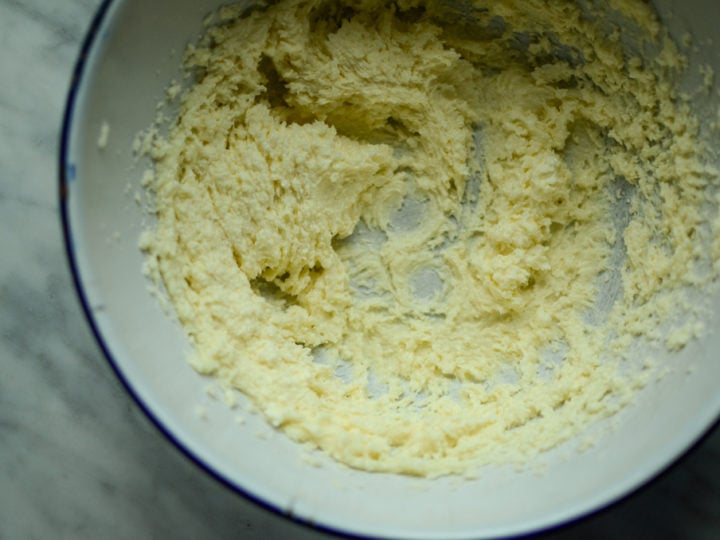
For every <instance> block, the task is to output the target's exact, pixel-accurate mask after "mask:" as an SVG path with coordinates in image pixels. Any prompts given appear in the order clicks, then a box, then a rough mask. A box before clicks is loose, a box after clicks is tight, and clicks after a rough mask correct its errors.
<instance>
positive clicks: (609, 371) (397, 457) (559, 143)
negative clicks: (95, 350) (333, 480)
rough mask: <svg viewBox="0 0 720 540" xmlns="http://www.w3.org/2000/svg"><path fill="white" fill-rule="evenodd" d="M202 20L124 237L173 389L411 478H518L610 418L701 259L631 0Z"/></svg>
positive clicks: (661, 41)
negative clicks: (628, 355) (173, 338)
mask: <svg viewBox="0 0 720 540" xmlns="http://www.w3.org/2000/svg"><path fill="white" fill-rule="evenodd" d="M613 17H614V18H616V19H617V18H624V19H625V21H626V22H627V25H626V26H624V27H625V28H630V29H631V30H632V32H630V31H629V30H628V31H624V30H621V27H619V26H616V25H614V24H613V23H612V22H611V20H613ZM220 19H221V21H220V22H221V24H219V25H217V26H215V27H213V28H211V29H209V30H208V33H207V37H206V39H205V40H204V41H203V42H201V44H200V45H199V46H196V47H192V48H190V49H189V51H188V53H187V56H186V67H187V69H188V70H189V71H190V72H191V73H192V74H193V76H194V78H195V80H194V83H193V84H192V85H191V86H190V87H189V88H188V89H187V91H186V92H185V93H184V94H183V96H182V103H181V110H180V112H179V115H178V117H177V121H176V123H175V124H174V125H173V126H172V128H171V130H170V132H169V134H168V136H167V137H166V138H158V139H157V140H156V141H155V144H154V148H153V151H152V155H153V158H154V159H155V164H156V167H155V172H156V174H155V177H154V179H153V180H152V182H151V189H152V190H153V192H154V196H155V201H156V210H157V218H158V219H157V226H156V228H155V229H154V230H153V231H151V232H149V233H147V234H146V235H144V236H143V239H142V247H143V249H145V250H146V251H147V252H148V255H149V259H148V268H149V270H150V272H151V273H152V274H153V275H154V276H155V278H156V279H157V280H158V281H160V282H162V283H163V284H164V286H165V289H166V290H167V294H168V295H169V298H170V300H171V301H172V304H173V306H174V308H175V311H176V313H177V316H178V317H179V320H180V321H181V323H182V325H183V326H184V328H185V329H186V331H187V333H188V335H189V337H190V339H191V341H192V343H193V345H194V348H195V351H196V354H195V355H194V356H193V359H192V364H193V366H194V367H195V368H196V369H197V370H199V371H200V372H202V373H206V374H212V375H214V376H216V377H218V378H219V379H221V380H223V381H226V382H228V383H230V384H231V385H232V386H234V387H235V388H237V389H239V390H241V391H242V392H244V393H245V394H246V395H247V396H249V397H250V398H251V399H252V400H253V401H254V402H255V404H256V405H257V406H258V407H259V409H260V410H261V411H262V412H263V413H264V415H265V416H266V417H267V419H268V421H269V422H270V423H272V425H274V426H276V427H277V428H280V429H282V430H283V431H284V432H285V433H287V434H288V435H289V436H290V437H292V438H294V439H296V440H298V441H302V442H306V443H309V444H311V445H314V446H316V447H318V448H320V449H322V450H323V451H325V452H327V453H328V454H329V455H331V456H332V457H334V458H336V459H337V460H339V461H341V462H343V463H345V464H347V465H350V466H352V467H357V468H361V469H365V470H369V471H388V472H396V473H407V474H414V475H438V474H448V473H463V472H467V471H468V470H472V469H474V468H476V467H478V466H480V465H483V464H489V463H509V462H514V463H523V462H527V461H528V460H530V459H532V458H533V457H534V456H536V455H537V454H539V453H540V452H542V451H544V450H547V449H549V448H552V447H554V446H556V445H558V444H559V443H561V442H563V441H565V440H567V439H568V438H570V437H572V436H574V435H576V434H578V433H579V432H581V431H582V430H583V429H585V428H586V427H587V426H588V425H590V424H591V423H592V422H594V421H596V420H598V419H600V418H602V417H605V416H608V415H610V414H612V413H614V412H616V411H617V410H618V409H620V408H621V407H622V406H624V405H625V404H626V403H627V402H628V401H629V400H630V398H631V396H632V392H633V390H634V389H636V388H637V387H638V386H640V385H641V384H642V381H643V379H642V377H643V375H641V374H637V373H636V374H632V373H627V370H624V368H623V361H622V358H623V353H624V352H625V351H626V350H627V347H628V345H629V344H630V343H631V341H632V340H633V339H634V338H635V337H637V336H650V337H652V338H654V339H660V335H659V331H658V329H659V328H660V325H661V324H662V323H663V322H664V321H666V320H667V319H668V317H669V315H670V314H671V312H672V313H676V312H677V311H678V310H681V309H687V306H686V304H687V302H685V301H684V300H683V297H682V296H681V291H682V289H683V287H685V286H687V285H701V284H703V283H705V282H706V281H707V280H708V279H710V277H711V275H710V274H711V272H710V273H709V272H707V271H706V272H703V271H702V270H701V269H702V268H703V264H705V265H706V266H707V263H708V261H710V262H712V261H713V260H716V259H717V256H716V254H715V253H713V252H712V251H710V250H707V249H705V248H704V247H703V246H704V245H705V244H706V243H707V241H709V239H711V238H712V237H713V235H714V228H713V227H710V226H708V221H707V217H706V216H705V214H704V212H703V211H701V210H702V209H703V208H704V206H706V205H707V204H708V195H707V194H706V187H707V183H708V178H710V176H711V171H710V170H709V168H708V167H707V166H705V165H703V161H702V159H701V157H702V155H701V154H702V148H701V146H700V145H699V143H698V141H697V133H698V125H697V121H696V119H695V118H694V117H693V116H692V114H691V113H690V110H689V108H688V106H687V105H686V104H684V103H683V102H682V101H681V100H679V99H678V97H677V93H676V90H675V88H674V85H673V82H672V81H673V80H674V77H675V76H676V75H677V73H678V71H679V70H680V69H682V67H683V59H682V57H681V56H680V55H679V54H678V52H677V50H676V49H675V47H674V46H673V44H672V42H671V41H670V40H669V39H667V38H666V34H665V33H664V31H663V30H662V28H661V25H660V24H659V22H658V20H657V18H656V16H655V14H654V13H653V12H652V11H651V10H650V8H649V7H648V5H647V3H646V2H642V1H632V0H613V1H612V2H609V3H607V4H606V3H604V2H582V6H581V5H579V4H578V3H576V2H570V1H559V0H553V1H544V0H504V1H492V2H490V1H487V2H486V1H482V0H476V1H473V2H470V1H460V2H446V1H427V2H425V1H422V0H398V1H394V2H387V1H381V0H358V1H352V0H344V1H341V2H334V1H323V0H282V1H280V2H278V3H274V4H272V5H269V6H265V7H263V8H261V9H256V10H253V11H250V12H243V11H242V10H241V9H240V8H229V9H225V10H223V11H222V12H221V16H220ZM715 251H717V250H715ZM683 306H685V308H683ZM688 328H690V327H688ZM692 328H693V329H696V328H697V325H695V326H692ZM693 332H694V330H693ZM693 332H690V331H687V332H675V333H674V334H673V336H672V340H671V341H672V343H670V342H668V347H670V348H672V349H677V348H680V347H682V345H683V343H684V341H685V340H687V339H690V338H691V337H692V335H693ZM684 336H685V337H684Z"/></svg>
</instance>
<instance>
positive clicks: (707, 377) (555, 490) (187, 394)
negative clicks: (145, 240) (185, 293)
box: [64, 2, 720, 537]
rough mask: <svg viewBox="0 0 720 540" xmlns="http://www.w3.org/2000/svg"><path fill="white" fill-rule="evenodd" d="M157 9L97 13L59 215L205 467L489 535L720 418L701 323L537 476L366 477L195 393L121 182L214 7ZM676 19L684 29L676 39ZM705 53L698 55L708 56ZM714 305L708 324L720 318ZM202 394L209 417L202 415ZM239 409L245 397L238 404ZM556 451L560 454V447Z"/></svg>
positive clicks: (574, 497) (601, 486)
mask: <svg viewBox="0 0 720 540" xmlns="http://www.w3.org/2000/svg"><path fill="white" fill-rule="evenodd" d="M700 4H701V3H698V5H700ZM163 7H165V6H163V5H162V4H159V3H158V4H153V5H152V6H148V5H145V6H141V5H140V3H133V2H124V3H120V2H118V3H110V4H109V7H108V10H107V12H106V13H105V14H104V16H103V17H102V19H101V20H100V29H99V31H98V35H100V36H102V39H96V40H93V41H91V43H90V45H91V47H90V54H89V56H88V58H87V59H86V62H85V63H84V64H83V65H82V66H81V72H80V75H81V77H80V79H79V85H78V90H77V94H76V95H75V96H74V100H73V102H72V103H73V104H74V106H73V108H72V109H70V115H69V118H68V120H69V122H68V128H69V130H68V132H67V143H68V145H67V149H66V152H65V154H64V156H65V160H66V164H67V165H68V166H70V165H74V167H75V170H76V178H75V179H74V180H71V179H69V178H68V179H66V180H67V182H66V184H67V185H66V190H67V199H66V201H65V203H64V213H65V216H66V225H67V233H68V236H69V238H70V239H71V242H72V245H71V259H72V261H73V264H74V266H75V270H76V273H77V276H78V278H79V281H80V282H81V283H82V287H81V288H82V294H83V297H84V300H85V302H86V305H87V306H88V307H89V312H90V318H91V322H92V323H93V325H94V327H95V329H96V331H97V333H98V335H99V336H101V341H102V343H104V345H105V348H106V349H107V351H108V352H109V355H110V357H111V359H112V360H113V362H114V364H115V365H116V367H117V368H118V369H119V371H120V372H121V374H122V376H123V378H124V379H125V380H126V382H127V383H128V384H129V386H130V387H131V388H132V390H133V392H134V393H135V395H136V396H137V397H138V399H139V400H140V402H141V403H143V404H144V406H145V407H146V409H147V410H149V411H150V413H151V415H152V416H153V417H154V418H155V419H156V420H157V421H158V422H159V423H160V424H161V425H162V426H163V427H164V429H165V430H166V431H167V432H169V433H171V434H172V436H173V437H174V438H175V440H176V441H177V442H179V444H180V445H181V446H183V447H184V448H185V449H187V450H188V451H189V452H190V453H191V454H192V455H194V456H195V457H196V458H197V459H199V460H200V461H201V462H202V463H204V464H205V465H207V466H208V467H209V468H210V469H211V470H213V471H214V472H216V473H217V474H219V475H220V476H221V477H222V478H224V479H226V480H227V481H229V482H230V483H231V484H233V485H235V486H237V487H239V488H240V489H241V490H243V491H245V492H249V493H251V494H252V496H254V497H256V498H259V499H261V500H263V501H265V502H266V503H268V504H270V505H271V506H273V507H276V508H279V509H281V510H290V511H292V513H293V515H295V516H298V517H299V518H301V519H306V520H310V521H313V522H317V523H319V524H321V525H324V526H326V527H331V528H334V529H339V530H343V531H349V532H355V533H362V534H373V535H382V536H413V537H478V536H495V535H499V534H510V533H519V532H524V531H529V530H534V529H537V528H540V527H543V526H548V525H551V524H555V523H558V522H561V521H563V520H566V519H569V518H571V517H576V516H578V515H580V514H582V513H584V512H587V511H590V510H592V509H594V508H597V507H598V506H600V505H603V504H606V503H608V502H609V501H611V500H613V499H614V498H616V497H618V496H620V495H622V494H624V493H626V492H627V491H628V490H630V489H632V488H633V487H636V486H637V485H638V484H639V483H641V482H643V481H644V480H646V479H647V478H649V477H650V476H652V475H653V474H654V473H656V472H657V471H658V470H659V469H660V468H662V467H663V466H665V465H667V464H668V463H669V462H670V461H671V460H672V459H673V458H674V457H676V456H677V455H678V454H679V453H680V452H681V451H682V450H683V449H685V448H687V446H688V445H689V444H691V443H692V441H693V440H695V439H696V438H697V437H698V436H699V435H700V434H701V433H702V431H703V430H704V429H705V428H706V427H707V426H708V425H709V424H710V423H711V422H712V420H713V419H714V418H715V417H716V416H717V412H718V409H719V408H720V404H719V403H718V396H717V392H716V391H715V389H714V384H713V383H714V381H717V380H718V377H717V376H718V374H719V373H718V367H717V362H716V361H715V359H714V357H713V356H712V351H713V350H714V345H717V344H716V343H715V339H716V338H715V336H714V335H713V334H712V333H709V334H708V335H707V336H706V337H703V339H702V341H701V342H698V343H694V342H691V343H690V344H689V345H688V347H686V348H684V349H683V350H682V351H680V352H679V353H678V354H677V355H675V356H673V357H671V358H669V359H668V361H669V363H668V365H669V366H672V367H674V369H672V370H670V371H669V372H668V373H667V374H666V375H665V377H663V378H662V379H660V380H659V381H652V384H650V385H649V386H648V387H647V388H645V389H644V390H643V391H642V392H640V393H639V395H638V396H637V403H636V404H635V405H633V406H632V407H631V408H630V409H628V410H626V411H624V413H623V415H622V417H621V420H622V421H621V422H618V425H617V428H616V430H615V431H613V432H612V433H610V434H609V435H607V436H605V437H603V439H602V440H601V444H600V445H599V446H597V447H596V448H591V449H589V450H587V451H586V452H584V453H580V454H578V453H576V452H575V451H574V449H575V446H573V447H572V448H570V447H567V448H564V449H563V448H561V449H560V450H558V451H557V452H555V453H553V454H550V455H549V456H547V457H546V459H545V463H546V471H545V474H544V475H542V476H536V475H534V474H531V473H528V472H524V473H523V472H515V471H514V470H512V469H510V468H506V467H493V468H488V469H483V471H482V474H481V475H480V477H479V478H477V479H475V480H468V481H458V480H452V479H448V478H439V479H434V480H432V481H430V480H422V479H413V478H405V477H398V476H393V475H380V474H378V475H369V474H367V473H362V472H358V471H353V470H348V469H347V468H344V467H341V466H338V465H337V464H335V463H333V462H332V461H330V460H327V459H326V458H324V457H322V456H316V457H315V459H316V460H317V461H318V462H319V463H321V464H322V467H317V468H315V467H309V466H308V463H307V459H306V457H305V454H304V453H303V452H300V451H298V448H297V447H296V445H294V444H292V443H290V442H289V441H288V440H287V439H286V438H284V437H282V436H279V435H270V436H269V437H268V438H265V439H263V438H258V437H257V434H258V432H261V431H263V430H266V432H267V433H272V432H270V431H267V428H266V427H264V423H263V421H262V420H261V419H260V418H259V417H256V416H253V415H247V414H245V415H244V416H245V418H246V422H245V424H243V425H242V426H238V427H236V425H235V422H234V420H235V418H236V416H237V412H236V411H231V410H227V408H226V407H225V405H224V404H222V403H216V402H214V401H212V400H207V403H205V402H204V400H206V397H205V396H204V391H205V388H206V386H207V384H208V383H207V381H203V380H202V379H201V378H200V377H198V376H197V374H195V373H194V372H193V371H192V370H191V369H190V368H189V367H188V366H187V365H185V363H184V362H183V360H182V359H183V358H184V357H186V356H187V355H188V353H189V352H190V349H189V347H188V344H187V341H186V340H185V338H184V336H183V332H182V331H181V330H180V328H179V327H178V326H177V325H176V324H174V323H172V322H171V320H169V319H168V317H167V315H166V314H165V313H163V311H162V310H161V309H160V308H159V307H158V305H157V302H156V300H155V299H153V298H152V297H151V296H150V295H149V293H148V291H147V283H146V282H145V280H144V278H143V276H142V275H141V274H140V272H139V268H140V267H141V265H142V263H143V261H142V256H141V254H140V253H139V251H138V249H137V238H138V237H139V236H140V234H141V232H142V230H144V229H145V228H147V227H148V226H149V225H150V224H149V223H148V222H147V221H144V220H146V216H145V215H144V214H143V211H142V208H140V207H138V206H137V205H136V204H135V203H134V202H133V201H132V196H131V195H132V193H131V194H130V195H128V194H127V193H126V192H127V191H128V189H127V184H128V182H131V184H132V185H131V190H130V191H131V192H132V191H133V190H135V189H138V188H139V186H137V183H136V182H135V179H136V178H138V177H139V176H140V170H139V168H138V167H135V169H132V167H133V163H134V161H133V159H134V158H133V156H132V153H131V151H130V149H129V148H130V141H131V140H132V139H133V137H134V136H135V134H136V133H137V132H138V131H139V130H141V129H143V128H144V127H146V126H147V124H148V121H149V119H151V118H153V117H154V115H155V104H156V103H157V102H158V101H159V100H160V99H161V98H162V96H163V92H164V87H165V86H166V85H167V83H168V81H170V80H171V79H173V78H175V79H180V78H181V76H182V74H181V73H180V72H179V71H174V70H175V69H179V66H180V63H181V59H180V55H181V52H182V51H183V50H184V48H185V46H186V44H187V42H188V41H194V39H195V37H197V36H198V34H199V33H200V32H201V31H202V30H203V27H202V23H201V21H202V19H203V17H204V15H205V14H207V13H208V12H210V11H211V10H212V9H213V8H214V7H216V6H215V5H213V4H212V3H207V4H203V5H195V3H194V2H181V3H173V5H172V7H168V8H167V9H163ZM701 7H702V6H701ZM693 13H696V12H695V11H688V12H687V13H685V12H683V17H687V18H688V19H689V20H691V22H692V23H693V24H692V25H690V27H689V28H688V29H690V30H693V31H694V35H695V42H696V43H704V39H705V35H706V34H707V32H709V31H711V29H710V28H707V27H706V28H703V26H702V25H703V24H705V21H706V20H707V19H706V18H703V17H696V19H697V20H695V19H693V18H691V15H692V14H693ZM671 22H675V23H676V24H679V20H678V19H675V20H674V21H672V20H671ZM674 30H675V29H674ZM683 31H684V29H683V28H680V27H678V29H677V32H678V35H681V33H682V32H683ZM703 32H705V34H704V33H703ZM130 36H131V38H130ZM173 51H174V54H173ZM714 54H715V53H714V52H713V53H712V55H710V56H709V57H707V58H704V59H703V60H702V61H703V63H709V64H710V65H713V64H715V65H717V64H716V62H717V57H716V56H715V55H714ZM168 58H170V60H168ZM156 70H157V71H156ZM104 122H107V125H109V126H110V131H109V136H108V139H107V147H106V148H105V149H103V150H102V151H99V150H98V148H97V144H96V143H97V139H98V133H100V131H101V129H102V126H103V125H104ZM106 135H108V134H107V133H106ZM116 233H117V234H116ZM715 317H716V315H715V311H713V314H712V315H711V316H710V318H709V319H708V321H707V322H706V327H707V328H714V326H715V322H716V319H715ZM688 368H690V369H689V370H690V373H688ZM199 403H200V404H201V406H202V407H203V408H204V409H205V410H206V414H203V415H198V414H197V412H198V411H197V407H198V404H199ZM246 406H247V404H246V403H245V402H244V401H243V400H242V399H241V405H240V408H244V407H246ZM668 426H677V428H676V430H671V429H668ZM563 453H564V454H565V457H566V459H564V460H562V459H558V458H559V457H560V455H562V454H563ZM618 458H621V459H618ZM378 493H382V494H383V495H382V496H381V497H379V496H377V494H378Z"/></svg>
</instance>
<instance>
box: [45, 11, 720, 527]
mask: <svg viewBox="0 0 720 540" xmlns="http://www.w3.org/2000/svg"><path fill="white" fill-rule="evenodd" d="M114 1H115V0H102V3H101V4H100V6H99V7H98V9H97V11H96V12H95V16H94V17H93V19H92V21H91V22H90V26H89V28H88V30H87V32H86V34H85V38H84V40H83V43H82V46H81V48H80V52H79V55H78V58H77V60H76V62H75V67H74V69H73V73H72V77H71V80H70V87H69V90H68V94H67V98H66V101H65V111H64V115H63V120H62V127H61V134H60V152H59V173H58V176H59V185H58V188H59V189H58V200H59V209H60V220H61V227H62V233H63V241H64V245H65V254H66V257H67V261H68V264H69V267H70V273H71V274H72V279H73V283H74V285H75V290H76V293H77V295H78V299H79V301H80V304H81V306H82V310H83V313H84V314H85V318H86V320H87V322H88V324H89V326H90V329H91V331H92V333H93V336H94V337H95V340H96V342H97V344H98V345H99V347H100V349H101V350H102V352H103V354H104V356H105V358H106V360H107V361H108V363H109V364H110V367H111V368H112V370H113V371H114V372H115V375H116V376H117V378H118V379H119V380H120V382H121V383H122V385H123V386H124V387H125V390H126V391H127V392H128V394H129V395H130V396H131V397H132V399H133V400H134V401H135V403H136V404H137V405H138V407H140V410H142V412H143V413H144V414H145V416H146V417H147V418H149V419H150V421H151V422H152V424H153V425H154V426H155V427H156V428H157V429H158V430H159V431H160V433H161V434H162V435H164V436H165V438H166V439H167V440H168V441H170V442H171V443H172V445H173V446H174V447H175V448H176V449H178V450H179V451H180V452H181V453H182V454H183V455H184V456H185V457H187V458H188V459H189V460H190V461H191V462H192V463H194V464H195V465H196V466H197V467H198V468H199V469H200V470H202V471H204V472H205V473H207V474H208V475H210V476H211V477H212V478H214V479H215V480H216V481H217V482H219V483H220V484H221V485H222V486H224V487H225V488H227V489H229V490H230V491H232V492H233V493H235V494H238V495H241V496H242V497H244V498H245V499H246V500H248V501H250V502H252V503H254V504H256V505H257V506H259V507H261V508H263V509H265V510H269V511H270V512H272V513H273V514H275V515H278V516H280V517H282V518H285V519H287V520H289V521H290V522H292V523H294V524H296V525H300V526H303V527H305V528H307V529H310V530H313V531H317V532H321V533H329V534H332V535H336V536H340V537H345V538H351V539H359V540H365V539H367V540H372V539H373V538H378V537H373V536H366V535H362V534H358V533H354V532H349V531H343V530H340V529H336V528H333V527H330V526H325V525H323V524H320V523H314V522H310V521H308V520H305V519H302V518H300V517H299V516H296V515H294V514H292V513H291V512H288V511H285V510H283V509H281V508H279V507H278V506H276V505H274V504H272V503H270V502H268V501H266V500H264V499H261V498H259V497H257V496H256V495H254V494H252V493H250V492H249V491H247V490H246V489H245V488H243V487H242V486H240V485H238V484H235V483H233V482H232V481H230V480H229V479H228V478H226V477H225V476H223V475H222V474H221V473H219V472H218V471H216V470H215V469H213V468H212V466H211V465H209V464H208V463H206V462H205V461H203V459H202V457H201V456H199V455H197V454H195V453H194V452H193V450H191V449H190V448H189V447H187V446H186V445H184V444H183V442H182V441H180V440H179V439H177V438H176V437H175V435H174V434H173V433H172V432H171V431H170V430H169V429H168V428H167V427H166V426H165V425H164V424H163V423H162V421H161V420H160V419H159V418H158V417H157V416H156V415H155V414H154V413H153V411H152V410H151V409H150V408H149V407H148V406H147V405H146V404H145V403H144V402H143V400H142V399H141V398H140V396H139V395H138V393H137V391H136V390H135V388H134V387H133V386H132V384H131V382H130V381H129V380H128V379H127V377H126V376H125V374H124V373H123V371H122V369H121V368H120V365H119V364H118V362H117V361H116V360H115V357H114V356H113V354H112V352H111V351H110V349H109V347H108V345H107V344H106V343H105V339H104V338H103V335H102V333H101V332H100V329H99V326H98V324H97V321H96V320H95V317H94V315H93V311H92V309H91V307H90V302H89V301H88V298H87V296H86V294H85V289H84V286H83V283H82V279H81V278H80V270H79V268H78V262H77V259H76V256H75V250H74V247H73V240H72V233H71V228H70V217H69V216H70V210H69V207H68V199H69V189H68V185H69V179H68V178H67V172H68V167H69V161H68V159H67V157H68V146H69V141H70V134H71V131H72V118H73V112H74V110H75V105H76V102H77V95H78V91H79V88H80V85H81V83H82V81H83V75H84V74H85V68H86V65H87V59H88V56H89V54H90V51H91V49H92V47H93V45H94V44H95V41H96V38H97V37H98V34H99V30H100V27H101V26H102V23H103V21H104V19H105V16H106V15H107V12H108V10H109V8H110V6H111V4H113V3H114ZM138 271H139V270H138ZM718 426H720V416H718V417H717V418H716V419H715V421H714V422H711V423H710V424H709V425H708V426H707V427H706V428H705V430H704V431H703V432H701V433H700V434H699V435H698V437H697V438H696V439H695V441H693V442H691V443H690V444H689V445H688V446H687V447H686V448H685V450H684V451H681V452H680V453H679V454H678V455H677V456H676V457H675V458H674V459H672V460H670V461H669V462H668V463H667V464H666V465H665V466H664V467H661V468H659V469H658V470H657V471H656V472H655V473H654V474H652V475H650V476H649V477H648V478H647V479H645V480H644V481H643V482H640V483H638V484H637V485H636V486H635V487H633V488H632V489H630V490H628V491H626V492H625V493H623V494H620V495H618V496H617V497H616V498H614V499H612V500H609V501H607V502H606V503H604V504H601V505H600V506H598V507H596V508H595V509H590V510H588V511H587V512H584V513H581V514H579V515H577V516H575V517H572V518H569V519H567V520H565V521H560V522H558V523H555V524H551V525H548V526H546V527H542V528H540V529H538V530H535V531H528V532H525V533H521V534H518V535H510V536H506V537H504V538H529V537H536V536H538V535H541V534H547V533H551V532H553V531H557V530H559V529H564V528H568V527H574V526H577V525H580V523H581V522H584V521H587V520H588V519H590V518H594V517H600V516H601V515H602V514H605V513H607V512H609V511H612V510H614V509H615V508H616V507H617V506H618V505H620V504H621V503H622V502H624V501H626V500H628V499H630V498H631V497H635V496H637V495H639V494H640V492H642V491H646V490H648V489H649V488H650V487H651V486H652V485H654V484H655V483H656V482H657V481H658V480H660V479H661V478H662V477H663V476H665V475H666V474H667V473H668V472H669V471H670V470H671V469H673V468H675V467H677V466H679V465H681V464H682V463H683V462H685V461H686V460H687V459H688V458H689V457H690V455H691V454H692V453H693V452H694V451H695V450H696V449H697V448H698V447H700V446H702V444H703V443H704V442H705V441H706V440H707V439H708V437H709V436H710V435H711V434H712V432H713V431H714V430H715V429H717V428H718Z"/></svg>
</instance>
